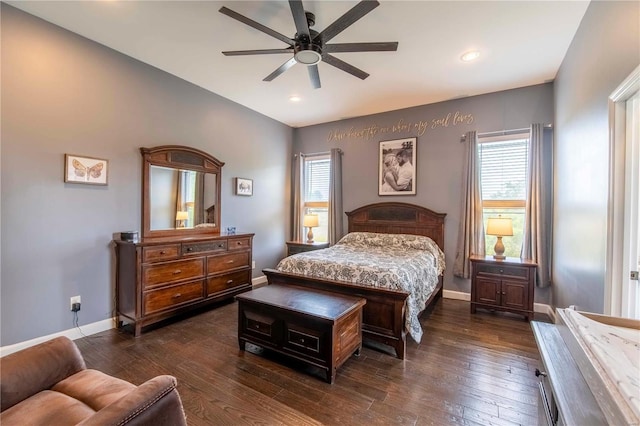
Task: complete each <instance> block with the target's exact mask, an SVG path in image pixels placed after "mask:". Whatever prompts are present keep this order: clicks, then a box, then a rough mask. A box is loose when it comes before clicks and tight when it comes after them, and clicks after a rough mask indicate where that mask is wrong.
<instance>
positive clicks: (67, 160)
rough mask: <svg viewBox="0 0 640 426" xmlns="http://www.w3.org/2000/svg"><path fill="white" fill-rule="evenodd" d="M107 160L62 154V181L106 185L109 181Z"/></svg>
mask: <svg viewBox="0 0 640 426" xmlns="http://www.w3.org/2000/svg"><path fill="white" fill-rule="evenodd" d="M108 177H109V160H103V159H101V158H92V157H82V156H79V155H72V154H65V155H64V181H65V182H68V183H85V184H89V185H107V184H108V182H109V178H108Z"/></svg>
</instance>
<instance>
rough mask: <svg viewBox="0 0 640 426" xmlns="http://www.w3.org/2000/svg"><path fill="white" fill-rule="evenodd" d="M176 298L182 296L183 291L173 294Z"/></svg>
mask: <svg viewBox="0 0 640 426" xmlns="http://www.w3.org/2000/svg"><path fill="white" fill-rule="evenodd" d="M172 297H173V298H174V299H177V298H178V297H182V293H176V294H174V295H173V296H172Z"/></svg>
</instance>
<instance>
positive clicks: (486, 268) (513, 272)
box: [473, 263, 530, 280]
mask: <svg viewBox="0 0 640 426" xmlns="http://www.w3.org/2000/svg"><path fill="white" fill-rule="evenodd" d="M473 266H474V267H475V268H476V273H477V274H491V275H500V276H509V277H511V278H514V277H516V278H521V279H523V280H528V279H529V269H530V268H527V267H522V266H507V265H492V264H484V263H475V264H474V265H473Z"/></svg>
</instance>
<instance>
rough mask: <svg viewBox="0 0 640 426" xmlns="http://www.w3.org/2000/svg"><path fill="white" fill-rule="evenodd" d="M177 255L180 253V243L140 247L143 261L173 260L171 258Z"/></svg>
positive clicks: (175, 257)
mask: <svg viewBox="0 0 640 426" xmlns="http://www.w3.org/2000/svg"><path fill="white" fill-rule="evenodd" d="M179 255H180V244H170V245H166V246H152V247H144V248H143V249H142V261H143V262H157V261H161V260H173V259H177V258H178V256H179Z"/></svg>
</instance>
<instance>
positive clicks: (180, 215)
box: [176, 210, 189, 228]
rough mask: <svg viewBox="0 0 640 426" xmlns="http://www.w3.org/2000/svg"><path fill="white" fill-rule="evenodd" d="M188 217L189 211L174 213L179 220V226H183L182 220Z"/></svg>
mask: <svg viewBox="0 0 640 426" xmlns="http://www.w3.org/2000/svg"><path fill="white" fill-rule="evenodd" d="M187 219H189V212H185V211H180V210H178V212H177V213H176V221H179V222H180V225H179V228H184V221H185V220H187Z"/></svg>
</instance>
